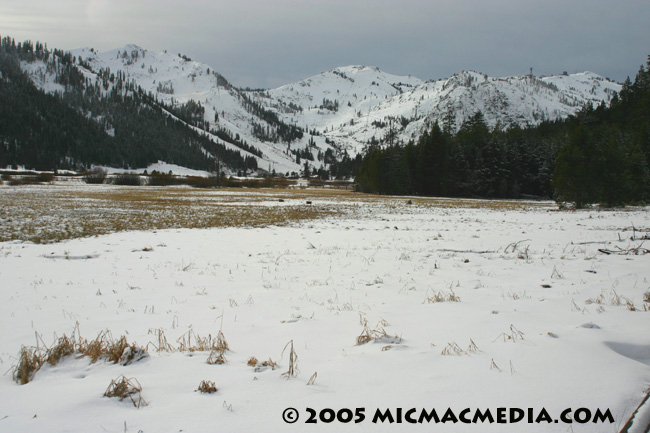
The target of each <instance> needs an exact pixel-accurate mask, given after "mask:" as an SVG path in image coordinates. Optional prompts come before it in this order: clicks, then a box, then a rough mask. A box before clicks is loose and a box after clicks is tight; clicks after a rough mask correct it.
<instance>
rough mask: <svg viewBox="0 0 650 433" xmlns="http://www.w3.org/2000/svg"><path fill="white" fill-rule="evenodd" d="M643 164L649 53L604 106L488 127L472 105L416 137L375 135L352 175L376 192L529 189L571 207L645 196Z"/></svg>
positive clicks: (649, 122)
mask: <svg viewBox="0 0 650 433" xmlns="http://www.w3.org/2000/svg"><path fill="white" fill-rule="evenodd" d="M387 141H388V140H387ZM391 141H392V140H391ZM388 142H389V143H390V141H388ZM649 168H650V58H649V60H648V64H647V65H646V67H643V66H642V67H641V68H640V70H639V73H638V74H637V76H636V79H635V80H634V82H632V81H631V80H629V79H628V80H627V81H626V82H625V84H624V85H623V88H622V90H621V92H620V94H619V95H618V96H616V97H614V98H613V100H612V102H611V104H610V106H609V107H606V106H605V105H604V104H602V105H601V106H599V107H598V108H592V107H585V108H583V109H582V110H581V111H580V112H579V113H578V114H577V115H575V116H572V117H569V118H567V119H565V120H561V121H554V122H548V121H547V122H543V123H541V124H540V125H539V126H536V127H530V128H525V129H522V128H511V129H509V130H506V131H502V130H498V129H494V130H490V129H489V128H488V127H487V125H486V123H485V121H484V119H483V115H482V114H481V113H480V112H478V113H476V114H475V115H474V116H472V117H471V118H470V119H468V120H467V121H466V122H464V123H463V125H461V127H460V129H459V131H458V132H457V133H455V134H453V133H452V132H451V128H449V127H444V128H443V129H441V128H440V127H439V126H438V125H437V124H436V125H434V126H433V127H432V128H431V129H430V130H428V131H426V132H425V133H424V134H423V135H422V136H421V137H420V138H419V139H418V140H417V141H416V142H413V141H411V142H409V143H407V144H402V143H397V144H393V145H390V144H388V145H382V144H380V143H377V142H374V143H372V144H370V145H369V146H368V148H367V150H366V152H365V153H364V155H363V159H362V161H361V165H360V168H359V172H358V177H357V182H358V187H359V189H360V190H362V191H365V192H373V193H381V194H408V195H425V196H447V197H481V198H521V197H527V196H534V197H540V198H554V199H555V200H556V201H558V202H560V203H573V204H575V205H576V206H577V207H582V206H585V205H588V204H591V203H600V204H603V205H605V206H618V205H624V204H631V203H640V202H646V201H648V200H649V199H650V170H649Z"/></svg>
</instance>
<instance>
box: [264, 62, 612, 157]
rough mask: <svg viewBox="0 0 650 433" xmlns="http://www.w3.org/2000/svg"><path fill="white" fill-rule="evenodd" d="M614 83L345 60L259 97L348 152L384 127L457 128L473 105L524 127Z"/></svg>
mask: <svg viewBox="0 0 650 433" xmlns="http://www.w3.org/2000/svg"><path fill="white" fill-rule="evenodd" d="M620 88H621V86H620V85H619V84H618V83H615V82H612V81H610V80H607V79H605V78H603V77H601V76H599V75H597V74H594V73H591V72H584V73H579V74H572V75H566V74H565V75H556V76H551V77H543V78H537V77H533V76H528V75H526V76H522V77H507V78H492V77H488V76H486V75H484V74H480V73H477V72H470V71H464V72H460V73H458V74H455V75H454V76H452V77H451V78H448V79H445V80H438V81H434V82H423V81H421V80H419V79H417V78H414V77H411V76H407V77H400V76H395V75H390V74H386V73H384V72H382V71H380V70H379V69H377V68H372V67H364V66H348V67H342V68H337V69H334V70H332V71H329V72H325V73H323V74H320V75H317V76H314V77H311V78H308V79H306V80H303V81H299V82H297V83H294V84H289V85H286V86H283V87H280V88H278V89H274V90H271V91H268V92H266V93H265V94H263V95H262V97H266V105H267V106H268V107H269V108H271V109H272V108H274V107H277V106H278V103H277V101H280V103H281V104H280V105H284V106H286V105H287V104H293V105H294V106H299V107H302V109H303V110H302V111H300V112H298V113H282V112H281V111H279V114H280V115H281V116H282V118H283V119H285V120H287V121H292V122H297V123H298V124H299V125H305V127H307V128H308V129H309V130H312V129H315V130H317V131H320V132H322V133H323V134H324V135H325V136H326V137H328V138H329V139H331V140H333V141H335V142H337V143H341V144H342V145H344V146H345V147H346V148H347V149H349V150H350V151H351V152H352V153H355V152H358V151H360V150H361V149H362V147H363V146H364V145H365V144H366V143H367V142H368V141H369V140H372V139H373V137H374V138H375V139H377V140H381V139H383V138H384V137H385V136H386V134H387V133H388V131H389V128H391V127H392V128H393V130H394V131H395V133H396V138H395V139H401V140H402V141H408V140H410V139H414V138H416V137H417V136H419V135H420V134H421V132H422V131H423V129H424V128H427V127H430V126H431V125H433V124H434V123H436V122H437V123H439V124H440V125H441V126H443V125H445V124H448V126H449V127H450V128H451V129H452V130H457V129H458V128H459V127H460V126H461V125H462V123H463V122H464V121H465V120H467V119H468V118H469V117H471V116H472V115H474V114H475V113H476V112H477V111H479V110H480V111H481V112H482V113H483V115H484V118H485V120H486V122H487V123H488V125H489V126H490V127H500V128H508V127H512V126H515V125H516V126H521V127H525V126H528V125H536V124H539V123H540V122H541V121H544V120H556V119H561V118H565V117H568V116H569V115H572V114H575V113H576V112H577V111H578V110H580V108H582V107H583V106H585V105H586V104H592V105H598V104H600V103H601V102H605V103H609V101H610V100H611V98H612V97H613V96H614V94H616V93H617V92H618V91H619V90H620ZM261 99H262V100H263V99H264V98H261ZM328 101H331V103H329V104H325V102H328Z"/></svg>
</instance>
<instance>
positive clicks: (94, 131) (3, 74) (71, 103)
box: [0, 37, 257, 170]
mask: <svg viewBox="0 0 650 433" xmlns="http://www.w3.org/2000/svg"><path fill="white" fill-rule="evenodd" d="M34 61H41V62H46V64H47V70H48V72H51V73H54V74H55V75H56V83H57V84H59V85H61V86H62V87H63V88H64V89H65V90H64V91H63V92H56V93H54V94H50V93H46V92H44V91H42V90H39V89H37V88H36V86H35V85H34V83H33V81H32V80H31V79H30V78H29V77H28V76H27V75H26V74H25V72H24V71H23V69H22V68H21V62H34ZM81 63H82V62H80V64H79V66H77V63H76V59H75V58H73V56H72V55H71V54H70V53H64V52H62V51H58V50H54V51H48V50H47V48H46V47H44V46H43V45H42V44H40V43H36V44H32V43H31V42H29V41H27V42H24V43H18V44H16V43H15V41H14V40H13V39H11V38H8V37H5V38H3V39H2V43H1V46H0V167H5V166H18V165H20V166H25V167H27V168H32V169H47V170H51V169H57V168H59V169H61V168H69V169H80V168H85V167H88V166H90V165H92V164H102V165H108V166H113V167H123V168H136V167H146V166H147V165H149V164H151V163H155V162H157V161H158V160H163V161H166V162H168V163H171V164H177V165H181V166H185V167H189V168H194V169H200V170H212V169H214V167H215V157H216V158H217V159H218V160H219V161H220V163H221V164H223V165H224V166H226V167H229V168H231V169H232V170H243V169H256V168H257V161H256V160H255V158H252V157H242V155H241V154H240V152H237V151H234V150H231V149H227V148H226V147H225V146H224V145H222V144H220V143H215V142H214V141H213V140H211V139H210V138H209V137H207V136H206V135H204V134H201V133H200V132H199V131H197V130H196V129H193V128H192V127H190V126H189V125H188V124H187V123H185V122H183V121H181V120H180V119H178V118H177V117H175V116H172V115H170V114H171V113H170V112H169V111H167V110H166V109H165V107H164V104H162V103H160V102H159V101H158V100H157V99H156V97H155V96H154V95H152V94H151V93H145V92H144V91H143V90H142V88H140V87H139V86H137V85H136V84H135V83H134V82H133V81H128V80H127V79H126V78H125V77H124V76H122V75H121V74H117V75H115V74H106V76H105V77H101V78H102V79H101V80H97V81H95V82H91V81H90V80H89V79H87V78H85V77H84V75H83V74H82V73H81V72H80V68H83V64H81ZM109 83H110V86H109ZM179 111H181V112H182V109H179Z"/></svg>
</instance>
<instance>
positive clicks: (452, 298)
mask: <svg viewBox="0 0 650 433" xmlns="http://www.w3.org/2000/svg"><path fill="white" fill-rule="evenodd" d="M438 302H460V296H457V295H456V294H455V293H454V291H453V290H451V289H450V290H449V293H444V292H437V293H436V292H434V293H433V295H432V296H428V297H427V298H425V299H424V302H422V303H423V304H435V303H438Z"/></svg>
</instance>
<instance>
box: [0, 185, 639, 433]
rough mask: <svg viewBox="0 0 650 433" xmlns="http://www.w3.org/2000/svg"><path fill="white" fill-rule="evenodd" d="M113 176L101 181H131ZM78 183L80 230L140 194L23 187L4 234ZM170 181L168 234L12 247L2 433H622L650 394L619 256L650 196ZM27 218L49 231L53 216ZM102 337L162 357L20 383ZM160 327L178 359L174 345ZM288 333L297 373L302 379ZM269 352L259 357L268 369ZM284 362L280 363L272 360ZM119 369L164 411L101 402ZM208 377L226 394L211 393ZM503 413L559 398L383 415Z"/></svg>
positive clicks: (2, 345) (3, 267)
mask: <svg viewBox="0 0 650 433" xmlns="http://www.w3.org/2000/svg"><path fill="white" fill-rule="evenodd" d="M103 188H104V189H101V188H98V189H95V190H93V191H109V192H110V191H112V192H115V191H116V188H117V187H103ZM147 188H148V189H147ZM62 189H63V190H64V191H65V192H66V194H69V195H68V196H67V197H68V198H67V199H66V200H67V201H65V200H63V199H62V200H61V209H63V210H66V209H68V208H67V207H66V206H67V205H65V203H71V202H75V200H77V201H76V202H75V203H77V205H75V206H76V207H75V209H82V210H83V212H81V211H80V212H77V213H76V214H75V213H74V212H69V213H68V214H66V215H67V216H66V221H67V222H65V223H64V224H68V225H69V226H71V227H73V228H74V227H75V224H80V222H79V221H83V220H84V218H86V216H88V217H89V218H93V215H94V214H93V212H95V211H96V208H94V207H93V205H91V204H89V203H95V204H97V205H101V206H100V207H101V208H102V209H103V212H104V213H103V214H104V215H109V214H112V213H114V214H119V209H118V208H119V207H120V206H122V205H120V204H119V203H117V204H115V203H114V204H113V205H112V206H109V205H108V204H107V202H106V198H104V199H102V200H103V201H102V200H99V199H98V198H97V197H94V198H92V199H94V200H96V201H95V202H92V201H91V198H89V197H88V194H89V192H88V191H89V188H88V187H86V186H67V187H63V186H41V187H20V188H15V189H11V188H7V187H3V188H2V194H3V196H5V197H7V194H14V195H13V196H12V197H13V198H12V200H10V201H5V202H4V203H3V207H4V211H3V212H5V215H4V216H3V219H2V220H0V228H2V230H8V227H10V228H11V230H14V228H15V227H22V226H21V225H17V224H19V223H20V221H17V219H20V218H21V217H20V216H19V214H21V213H20V212H17V211H16V212H14V213H11V212H12V210H11V209H10V207H11V206H12V203H21V206H29V203H30V202H29V200H27V199H26V198H25V194H24V193H25V192H27V193H26V194H27V195H28V196H31V195H33V194H40V197H46V196H56V194H59V192H60V191H61V190H62ZM124 190H128V191H154V189H153V187H146V188H141V189H134V190H131V189H128V188H126V189H124ZM119 191H123V190H119ZM169 191H172V192H173V194H175V196H176V197H177V200H179V202H178V203H172V202H169V201H164V202H161V203H156V206H155V209H154V211H152V212H153V213H151V214H149V213H147V214H146V215H145V216H146V219H151V218H153V217H154V216H155V212H159V220H160V221H158V222H157V223H156V224H159V225H160V226H158V228H159V229H155V228H156V227H153V228H151V229H148V230H142V231H131V232H117V233H112V234H102V235H100V236H95V237H86V238H81V239H67V240H63V241H61V242H58V243H46V244H34V243H29V242H27V243H23V242H20V241H5V242H2V243H0V281H1V283H0V330H1V331H0V368H1V369H2V373H5V372H6V374H4V375H3V376H0V402H1V404H0V431H3V432H27V431H30V432H81V431H84V432H124V431H128V432H138V431H143V432H179V431H183V432H217V431H219V432H251V433H252V432H321V431H323V432H325V431H327V432H346V431H351V432H360V431H367V432H384V431H386V432H388V431H390V432H396V431H399V432H411V431H441V432H565V431H574V432H618V431H619V430H620V428H621V427H622V426H623V424H624V423H625V422H626V421H627V419H628V418H629V417H630V415H631V413H632V411H633V410H634V409H635V408H636V406H637V405H638V404H639V402H640V401H641V400H642V398H643V396H644V395H645V392H646V390H647V389H648V386H649V383H650V368H649V367H650V332H649V331H650V312H648V311H644V310H647V309H650V302H648V299H647V298H648V296H649V295H648V294H647V293H648V291H650V254H648V255H642V254H640V255H634V254H616V253H618V252H628V251H629V250H630V249H631V248H637V247H639V246H641V250H640V251H641V252H642V251H643V248H646V247H647V246H650V242H649V241H646V242H647V244H646V245H643V239H642V238H644V237H648V234H649V232H648V229H650V213H649V212H648V209H647V208H635V209H626V210H614V211H596V210H591V211H578V212H560V211H557V210H556V206H555V205H554V204H553V203H533V202H529V203H522V202H486V201H473V200H433V199H431V200H427V199H413V204H407V199H406V198H394V197H385V198H369V197H368V196H363V195H359V196H355V195H354V194H350V193H343V192H341V193H337V192H331V193H326V194H325V193H322V192H315V191H311V190H304V191H296V192H292V191H284V192H262V193H258V192H255V191H250V190H241V191H229V192H221V191H201V192H194V190H190V189H187V188H170V189H169ZM21 194H22V195H21ZM130 194H131V193H130ZM195 194H196V195H195ZM258 194H260V195H258ZM337 194H339V195H340V196H339V195H337ZM74 197H77V198H76V199H75V198H74ZM280 198H282V199H283V200H284V201H282V202H280V201H279V199H280ZM43 199H44V198H43ZM306 199H309V200H311V201H312V202H313V205H311V207H312V208H313V209H320V210H322V212H318V213H316V214H314V215H312V216H311V217H309V218H296V219H291V218H289V219H286V220H283V221H282V224H281V225H280V224H275V223H274V222H275V221H276V220H273V219H271V220H268V221H266V222H264V223H263V224H256V226H255V227H248V226H246V225H245V224H244V225H241V224H234V225H228V224H225V225H221V226H217V227H213V228H194V229H189V228H178V227H181V225H182V224H181V223H182V221H181V222H179V224H181V225H179V226H173V228H167V229H164V228H165V227H168V226H164V225H162V224H163V222H161V221H164V220H165V219H166V218H169V217H170V216H169V215H171V214H173V213H174V210H175V209H179V212H180V211H181V210H183V211H187V210H188V209H194V207H191V206H188V205H187V203H185V201H192V202H193V203H195V204H194V205H193V206H199V207H201V208H205V209H207V212H210V211H211V210H214V209H216V208H217V207H218V206H219V203H221V204H224V203H225V204H227V206H225V205H224V206H225V207H226V208H228V209H234V208H235V207H236V206H237V208H238V209H239V208H242V207H245V206H249V207H254V208H256V209H258V208H262V207H263V208H264V209H266V210H267V211H268V212H274V211H277V210H278V209H280V210H281V209H283V208H291V207H294V208H296V209H299V208H300V209H302V208H307V207H308V206H307V205H305V204H304V203H305V200H306ZM180 201H183V203H185V204H184V205H181V202H180ZM34 202H35V201H34ZM64 202H65V203H64ZM122 203H132V202H130V201H128V200H125V201H124V202H122ZM233 203H235V204H233ZM235 205H236V206H235ZM124 206H126V205H124ZM50 207H51V206H50ZM63 210H62V211H63ZM21 212H23V213H22V214H21V215H27V217H25V218H33V219H34V224H35V225H38V224H37V222H38V219H39V214H38V213H34V214H33V215H32V216H31V217H30V216H29V212H26V211H25V210H23V211H21ZM49 212H50V213H49V214H48V215H56V214H57V211H56V210H54V211H51V210H50V211H49ZM129 212H130V213H137V212H136V211H135V210H133V209H130V210H129V209H125V210H124V212H123V213H129ZM140 212H143V211H140ZM42 213H43V214H45V213H47V212H44V211H43V212H42ZM9 214H11V215H12V216H11V217H10V216H7V215H9ZM187 214H188V215H194V214H193V213H192V212H189V213H187ZM242 215H244V216H242ZM245 215H246V214H240V216H239V217H238V218H245ZM48 218H52V219H51V221H52V223H53V224H62V223H61V221H63V220H61V219H56V218H55V217H51V216H50V217H48ZM75 218H76V220H75ZM10 219H11V221H8V220H10ZM75 221H76V222H75ZM127 223H128V221H127ZM20 224H22V223H20ZM46 224H47V222H46ZM154 225H155V224H154ZM116 227H117V226H116ZM633 227H634V229H633ZM160 228H163V229H160ZM116 229H117V228H116ZM70 230H71V231H72V232H74V230H73V229H70ZM599 249H602V250H605V251H609V252H613V253H612V254H605V253H603V252H600V251H599ZM644 297H645V298H646V300H645V301H644ZM632 310H635V311H632ZM77 326H78V328H77V331H75V327H77ZM104 331H110V335H111V336H112V338H113V339H114V340H117V339H119V338H120V337H121V336H125V337H126V338H127V340H128V342H129V343H133V342H135V343H137V345H138V346H142V347H145V346H146V347H147V348H148V354H149V356H147V357H145V358H144V359H142V360H139V361H136V362H132V363H130V364H129V365H126V366H124V365H120V364H114V363H111V362H108V361H106V360H102V359H100V360H98V361H97V362H95V363H92V362H91V361H90V359H89V358H88V357H75V356H68V357H66V358H63V359H62V360H61V361H60V362H58V363H57V364H56V365H55V366H52V365H49V364H47V363H45V364H44V365H43V366H42V367H41V368H40V370H39V371H38V372H36V373H35V375H34V377H33V379H32V380H31V381H30V382H29V383H27V384H25V385H19V384H17V383H16V382H15V381H14V380H13V371H14V367H15V366H16V365H17V363H18V357H19V352H20V350H21V347H22V346H27V347H31V346H37V345H38V347H40V348H41V349H44V348H45V346H52V345H53V344H54V343H55V342H56V340H57V339H58V338H59V337H61V336H63V335H64V334H66V335H67V336H72V335H73V332H75V335H76V333H77V332H78V334H80V337H79V335H76V337H78V338H85V339H87V340H93V339H95V338H96V337H97V336H98V335H99V334H100V333H102V332H104ZM219 331H222V333H223V336H224V337H225V339H226V340H227V343H228V346H229V349H230V350H228V351H226V352H224V355H225V359H226V362H225V363H223V364H220V365H217V364H215V365H211V364H208V363H207V360H208V358H209V357H210V355H211V353H210V351H209V350H206V351H190V350H184V351H180V350H179V348H180V347H181V346H182V345H183V344H185V345H186V346H188V345H189V346H191V343H192V342H190V341H188V339H189V338H190V337H191V338H192V339H193V340H192V341H196V338H197V336H198V337H204V338H205V337H208V335H211V336H212V337H213V338H216V336H217V334H218V333H219ZM161 337H164V338H166V341H167V342H168V343H169V347H167V349H168V350H160V351H159V350H158V349H164V347H162V346H161V344H160V343H161ZM365 340H370V341H368V342H366V343H365V344H358V343H363V342H364V341H365ZM290 342H293V348H294V350H295V355H297V371H296V375H295V377H294V376H290V375H283V373H285V372H287V371H288V370H289V369H290V367H291V366H292V365H291V354H290V351H291V344H289V343H290ZM188 343H189V344H188ZM288 344H289V345H288ZM170 348H171V349H173V351H170V350H169V349H170ZM252 356H255V357H256V358H257V359H258V360H259V363H258V367H257V368H256V367H253V366H250V365H248V361H249V358H250V357H252ZM269 358H270V359H272V361H274V362H275V363H277V364H278V365H277V366H276V367H275V368H270V367H266V368H265V367H261V365H260V364H261V362H262V361H265V360H268V359H269ZM294 366H295V365H294ZM315 373H317V374H315ZM121 375H124V376H125V377H126V378H134V379H135V380H137V383H139V384H140V385H141V388H142V390H141V393H140V397H141V398H142V399H143V400H144V401H146V403H147V404H146V406H145V405H142V406H141V407H140V408H139V409H138V408H136V407H134V405H133V403H132V402H131V400H130V399H128V398H127V399H125V400H124V401H119V400H118V399H117V398H107V397H104V396H103V394H104V393H105V391H106V390H107V388H108V386H109V384H110V383H111V381H112V380H114V379H117V378H119V377H120V376H121ZM287 376H290V377H287ZM310 379H311V380H310ZM203 380H206V381H212V382H214V384H215V386H216V388H218V390H217V392H216V393H210V394H208V393H201V392H197V391H196V390H197V388H198V387H199V384H200V383H201V382H202V381H203ZM134 383H135V381H134ZM500 407H505V408H522V409H524V411H526V414H528V409H529V408H531V409H532V412H533V413H534V415H533V418H537V417H538V415H539V414H540V413H541V412H542V411H543V410H546V411H547V412H548V414H549V415H550V417H551V418H552V420H551V422H550V423H547V422H541V423H532V424H530V423H528V422H527V421H528V418H527V417H528V415H526V418H525V419H524V420H522V421H520V422H517V423H511V424H499V423H497V422H494V423H489V422H484V423H481V422H479V423H472V424H465V423H463V422H458V423H452V422H451V421H449V422H447V423H445V424H442V423H440V424H435V422H434V421H431V422H430V423H427V422H424V423H422V424H410V423H407V422H406V421H404V422H403V423H401V424H397V423H393V424H390V423H389V422H388V421H384V422H381V421H379V420H375V421H377V422H374V423H373V417H374V416H375V414H376V411H377V410H380V411H381V413H385V411H386V410H387V409H391V411H392V414H393V415H394V416H396V414H397V408H403V412H404V413H406V411H407V410H408V409H411V408H414V409H416V412H415V413H416V415H414V416H413V417H414V418H415V419H417V418H418V417H419V415H420V413H421V412H422V411H423V410H426V411H428V412H430V411H431V409H436V411H437V413H438V414H439V416H440V418H442V417H443V415H444V414H445V412H446V411H447V409H448V408H451V409H452V411H453V412H454V413H455V414H456V416H458V415H459V414H460V413H461V411H463V409H465V408H471V410H472V412H471V413H472V414H473V413H474V411H475V410H476V409H479V410H481V411H485V410H487V409H490V410H492V411H493V413H494V416H495V418H496V413H497V408H500ZM287 408H296V409H297V410H298V415H299V420H298V421H297V422H296V423H295V424H287V423H285V422H284V421H283V418H282V415H283V412H284V411H285V409H287ZM307 408H312V409H314V410H315V411H317V413H319V412H320V411H322V410H324V409H327V408H331V409H333V410H334V411H335V412H336V411H339V410H340V409H350V410H351V411H352V412H353V413H354V412H355V410H356V408H365V411H362V413H363V414H365V419H364V420H363V421H361V422H359V423H355V422H354V420H355V419H359V417H353V418H352V421H351V422H349V423H344V422H340V421H339V420H335V421H334V422H331V423H325V422H323V421H322V420H321V419H319V418H318V417H317V420H318V423H316V424H311V423H305V421H307V420H308V419H309V415H310V414H309V411H308V410H307ZM567 408H571V409H573V411H576V410H578V409H579V408H587V409H589V410H590V411H591V412H593V413H595V412H596V410H597V409H601V410H602V411H603V412H604V411H605V410H607V409H609V410H610V411H611V415H612V417H613V418H614V422H613V423H610V422H609V421H605V422H599V423H595V424H594V423H591V422H589V423H586V424H579V423H573V424H566V423H563V422H559V423H555V422H553V421H554V420H556V419H559V418H560V414H561V413H562V412H563V411H564V410H565V409H567ZM585 413H586V412H585V411H582V412H580V415H584V414H585ZM330 414H331V412H328V411H325V412H324V414H323V416H324V419H325V420H329V418H328V417H329V416H330ZM340 414H341V415H342V419H343V420H347V419H348V418H346V416H347V415H346V414H347V412H345V411H343V412H340ZM469 417H470V418H471V417H472V415H469Z"/></svg>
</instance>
